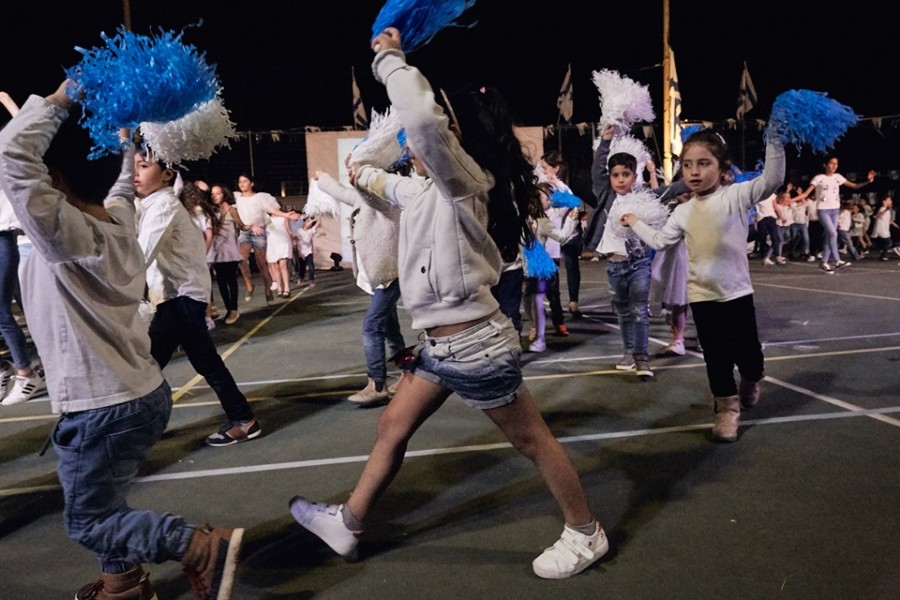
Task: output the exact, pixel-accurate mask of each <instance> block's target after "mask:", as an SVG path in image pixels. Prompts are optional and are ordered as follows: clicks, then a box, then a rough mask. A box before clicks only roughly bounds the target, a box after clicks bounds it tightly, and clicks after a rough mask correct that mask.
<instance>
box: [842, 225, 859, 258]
mask: <svg viewBox="0 0 900 600" xmlns="http://www.w3.org/2000/svg"><path fill="white" fill-rule="evenodd" d="M837 233H838V241H840V243H841V244H843V245H845V246H847V253H848V254H849V255H850V256H852V257H853V260H859V252H857V251H856V246H854V245H853V240H851V239H850V232H849V231H844V230H842V229H838V232H837Z"/></svg>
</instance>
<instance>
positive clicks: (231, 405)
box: [150, 296, 253, 421]
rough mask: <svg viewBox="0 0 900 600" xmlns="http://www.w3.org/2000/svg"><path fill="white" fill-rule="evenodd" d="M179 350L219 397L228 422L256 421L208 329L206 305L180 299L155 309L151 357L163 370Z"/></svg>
mask: <svg viewBox="0 0 900 600" xmlns="http://www.w3.org/2000/svg"><path fill="white" fill-rule="evenodd" d="M178 346H181V348H182V350H184V353H185V354H186V355H187V357H188V360H189V361H191V366H193V367H194V370H195V371H197V373H199V374H200V375H202V376H203V377H204V378H205V379H206V383H208V384H209V387H210V388H212V390H213V391H214V392H215V393H216V396H218V397H219V402H220V403H221V404H222V408H223V409H224V410H225V414H226V415H227V416H228V420H229V421H249V420H250V419H252V418H253V411H252V410H250V404H249V403H248V402H247V398H245V397H244V394H242V393H241V390H239V389H238V386H237V383H235V381H234V377H232V376H231V371H229V370H228V367H226V366H225V363H224V362H223V361H222V357H221V356H219V351H218V350H217V349H216V345H215V344H214V343H213V340H212V337H211V336H210V335H209V329H207V328H206V302H198V301H196V300H193V299H191V298H188V297H186V296H179V297H178V298H175V299H173V300H168V301H166V302H163V303H162V304H159V305H158V306H157V307H156V314H155V315H154V316H153V321H151V322H150V354H151V355H152V356H153V358H154V359H155V360H156V362H157V363H159V368H160V369H163V368H165V366H166V365H167V364H169V359H171V358H172V354H174V353H175V349H176V348H178Z"/></svg>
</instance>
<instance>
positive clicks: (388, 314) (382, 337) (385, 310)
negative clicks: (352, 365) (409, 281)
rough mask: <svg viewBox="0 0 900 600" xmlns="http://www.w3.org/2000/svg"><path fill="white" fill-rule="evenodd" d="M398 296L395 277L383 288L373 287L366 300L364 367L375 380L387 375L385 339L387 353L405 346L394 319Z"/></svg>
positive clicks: (396, 320) (382, 379) (397, 322)
mask: <svg viewBox="0 0 900 600" xmlns="http://www.w3.org/2000/svg"><path fill="white" fill-rule="evenodd" d="M398 300H400V282H399V281H397V280H396V279H395V280H394V281H393V282H392V283H391V285H389V286H387V287H386V288H383V289H376V290H375V293H374V294H373V295H372V301H371V302H369V309H368V310H367V311H366V316H365V317H364V318H363V327H362V339H363V351H364V352H365V354H366V370H367V371H368V375H369V377H370V378H371V379H372V381H374V382H375V383H376V384H383V383H384V382H385V380H386V379H387V361H386V359H385V353H384V343H385V342H387V344H388V347H389V349H390V353H391V356H393V355H395V354H397V353H398V352H400V351H401V350H403V349H404V348H405V347H406V343H405V342H404V341H403V334H402V333H401V332H400V321H399V320H398V319H397V301H398Z"/></svg>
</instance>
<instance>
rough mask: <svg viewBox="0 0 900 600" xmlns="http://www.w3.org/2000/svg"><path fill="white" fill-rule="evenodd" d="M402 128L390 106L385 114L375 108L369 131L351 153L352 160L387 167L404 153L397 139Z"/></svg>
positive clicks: (377, 166) (380, 167) (381, 167)
mask: <svg viewBox="0 0 900 600" xmlns="http://www.w3.org/2000/svg"><path fill="white" fill-rule="evenodd" d="M401 129H403V123H401V122H400V118H399V117H398V116H397V113H396V112H395V111H394V110H393V109H392V108H391V107H390V106H389V107H388V109H387V111H386V112H385V113H384V116H382V115H380V114H378V113H377V112H375V111H374V110H373V111H372V118H371V120H370V121H369V133H368V134H367V135H366V137H365V138H363V140H362V141H361V142H360V143H359V144H357V145H356V147H355V148H354V149H353V151H352V152H351V153H350V160H351V161H352V162H354V163H359V164H363V165H371V166H373V167H376V168H378V169H387V168H388V167H390V166H391V165H393V164H394V163H395V162H397V160H398V159H399V158H400V155H401V154H403V148H402V147H401V146H400V141H399V140H398V139H397V134H398V133H400V130H401Z"/></svg>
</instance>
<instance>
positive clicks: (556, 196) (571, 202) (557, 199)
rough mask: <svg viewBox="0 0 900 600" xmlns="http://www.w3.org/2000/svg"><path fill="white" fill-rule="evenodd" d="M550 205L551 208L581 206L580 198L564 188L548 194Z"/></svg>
mask: <svg viewBox="0 0 900 600" xmlns="http://www.w3.org/2000/svg"><path fill="white" fill-rule="evenodd" d="M550 206H552V207H553V208H581V198H579V197H578V196H576V195H575V194H573V193H571V192H567V191H565V190H557V191H555V192H553V193H552V194H550Z"/></svg>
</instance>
